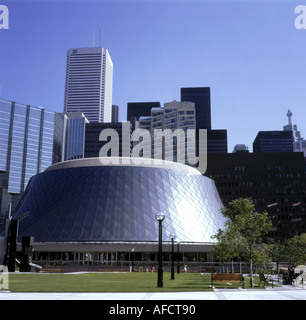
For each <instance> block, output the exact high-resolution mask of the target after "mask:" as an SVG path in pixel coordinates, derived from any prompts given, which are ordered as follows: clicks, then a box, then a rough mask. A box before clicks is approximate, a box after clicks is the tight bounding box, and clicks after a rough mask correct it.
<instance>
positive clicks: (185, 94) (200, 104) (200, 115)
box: [181, 87, 211, 129]
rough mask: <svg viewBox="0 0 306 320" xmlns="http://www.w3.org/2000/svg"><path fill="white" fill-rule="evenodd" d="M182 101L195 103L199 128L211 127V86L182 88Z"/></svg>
mask: <svg viewBox="0 0 306 320" xmlns="http://www.w3.org/2000/svg"><path fill="white" fill-rule="evenodd" d="M181 101H190V102H193V103H194V104H195V110H196V123H197V129H211V111H210V88H209V87H199V88H181Z"/></svg>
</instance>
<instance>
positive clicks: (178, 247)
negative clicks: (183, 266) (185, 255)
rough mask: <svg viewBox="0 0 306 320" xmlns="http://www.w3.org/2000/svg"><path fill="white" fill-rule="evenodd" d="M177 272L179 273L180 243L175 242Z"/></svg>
mask: <svg viewBox="0 0 306 320" xmlns="http://www.w3.org/2000/svg"><path fill="white" fill-rule="evenodd" d="M177 273H178V274H179V273H180V243H179V242H178V243H177Z"/></svg>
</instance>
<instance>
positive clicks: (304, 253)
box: [287, 233, 306, 265]
mask: <svg viewBox="0 0 306 320" xmlns="http://www.w3.org/2000/svg"><path fill="white" fill-rule="evenodd" d="M287 248H288V257H289V259H290V263H292V264H293V265H298V264H305V263H306V233H302V234H301V235H299V236H298V235H296V236H294V237H293V238H291V239H288V240H287Z"/></svg>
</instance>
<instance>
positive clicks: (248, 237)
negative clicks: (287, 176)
mask: <svg viewBox="0 0 306 320" xmlns="http://www.w3.org/2000/svg"><path fill="white" fill-rule="evenodd" d="M221 212H222V214H223V215H224V216H225V217H226V218H228V220H227V222H226V227H227V229H228V230H231V231H230V232H237V233H239V235H240V236H241V239H242V242H243V243H244V244H245V246H246V247H247V252H248V253H247V257H248V259H249V261H250V270H251V277H250V285H251V287H253V286H254V281H253V259H254V248H255V246H256V245H257V244H260V243H261V242H262V238H263V236H264V235H266V234H267V233H268V231H269V229H270V228H271V226H272V223H271V221H270V220H269V218H268V214H267V213H266V212H265V211H264V212H262V213H259V212H256V210H255V206H254V204H253V202H252V200H251V199H250V198H239V199H235V200H233V201H231V202H230V203H229V204H228V206H227V207H224V208H222V209H221Z"/></svg>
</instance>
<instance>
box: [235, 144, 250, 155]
mask: <svg viewBox="0 0 306 320" xmlns="http://www.w3.org/2000/svg"><path fill="white" fill-rule="evenodd" d="M237 152H249V148H248V146H247V145H245V144H236V145H235V147H234V149H233V153H237Z"/></svg>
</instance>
